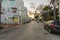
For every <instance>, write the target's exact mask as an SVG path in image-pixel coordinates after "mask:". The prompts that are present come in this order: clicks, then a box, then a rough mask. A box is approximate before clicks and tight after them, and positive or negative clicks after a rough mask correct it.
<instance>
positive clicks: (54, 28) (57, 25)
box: [44, 20, 60, 33]
mask: <svg viewBox="0 0 60 40" xmlns="http://www.w3.org/2000/svg"><path fill="white" fill-rule="evenodd" d="M44 29H47V30H48V31H49V32H50V33H52V32H56V33H60V21H58V20H55V21H51V22H47V23H45V24H44Z"/></svg>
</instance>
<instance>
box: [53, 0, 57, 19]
mask: <svg viewBox="0 0 60 40" xmlns="http://www.w3.org/2000/svg"><path fill="white" fill-rule="evenodd" d="M55 2H56V0H54V3H53V5H54V20H55V19H56V15H55V13H56V5H55Z"/></svg>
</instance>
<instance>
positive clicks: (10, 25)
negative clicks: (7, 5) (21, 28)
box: [0, 24, 20, 28]
mask: <svg viewBox="0 0 60 40" xmlns="http://www.w3.org/2000/svg"><path fill="white" fill-rule="evenodd" d="M0 25H1V26H2V27H4V28H10V27H14V26H17V25H20V24H0Z"/></svg>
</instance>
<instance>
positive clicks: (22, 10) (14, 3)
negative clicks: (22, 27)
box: [1, 0, 27, 23]
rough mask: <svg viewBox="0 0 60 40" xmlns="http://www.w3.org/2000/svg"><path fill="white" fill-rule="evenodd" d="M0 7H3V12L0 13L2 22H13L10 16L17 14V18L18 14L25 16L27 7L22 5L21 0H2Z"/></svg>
mask: <svg viewBox="0 0 60 40" xmlns="http://www.w3.org/2000/svg"><path fill="white" fill-rule="evenodd" d="M2 8H4V9H5V11H4V14H2V15H1V22H2V23H14V22H13V20H12V19H10V18H13V16H15V17H16V16H17V15H18V16H17V17H18V18H19V19H20V16H22V18H23V17H27V8H26V7H24V2H23V0H3V2H2ZM2 11H3V10H2ZM15 20H16V19H15ZM17 21H18V22H17V23H19V20H17Z"/></svg>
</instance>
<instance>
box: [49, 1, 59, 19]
mask: <svg viewBox="0 0 60 40" xmlns="http://www.w3.org/2000/svg"><path fill="white" fill-rule="evenodd" d="M58 1H59V0H51V1H50V4H52V5H53V6H54V19H56V17H57V16H56V14H57V12H58V10H59V2H58ZM56 4H57V6H58V8H57V9H56V6H55V5H56Z"/></svg>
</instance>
